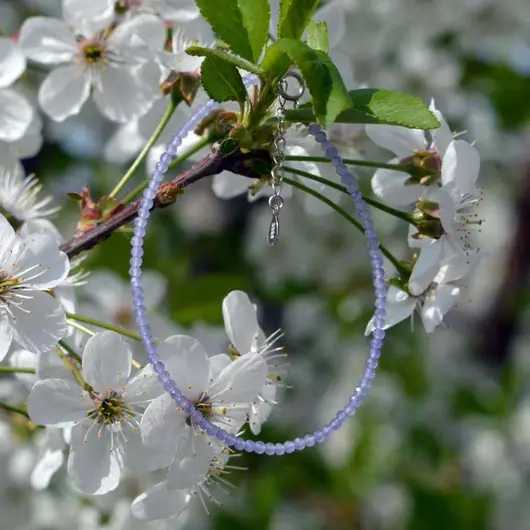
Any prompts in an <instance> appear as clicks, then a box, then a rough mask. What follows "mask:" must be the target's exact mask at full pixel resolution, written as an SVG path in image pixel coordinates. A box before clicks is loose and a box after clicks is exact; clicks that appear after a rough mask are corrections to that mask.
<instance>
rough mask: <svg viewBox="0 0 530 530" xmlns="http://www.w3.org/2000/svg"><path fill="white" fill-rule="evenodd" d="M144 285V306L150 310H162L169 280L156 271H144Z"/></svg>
mask: <svg viewBox="0 0 530 530" xmlns="http://www.w3.org/2000/svg"><path fill="white" fill-rule="evenodd" d="M142 280H143V284H144V304H145V307H146V308H147V309H148V310H151V309H152V310H156V309H160V304H161V303H162V302H163V301H164V299H165V297H166V292H167V279H166V278H165V277H164V276H163V275H162V274H160V273H159V272H156V271H150V270H147V271H144V273H143V275H142Z"/></svg>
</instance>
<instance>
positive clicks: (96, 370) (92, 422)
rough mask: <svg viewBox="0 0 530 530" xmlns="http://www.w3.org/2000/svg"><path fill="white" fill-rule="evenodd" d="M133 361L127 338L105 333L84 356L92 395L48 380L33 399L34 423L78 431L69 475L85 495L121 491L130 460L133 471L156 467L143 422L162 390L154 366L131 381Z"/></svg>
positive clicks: (37, 387)
mask: <svg viewBox="0 0 530 530" xmlns="http://www.w3.org/2000/svg"><path fill="white" fill-rule="evenodd" d="M131 361H132V354H131V350H130V348H129V346H128V345H127V344H126V343H125V342H124V341H123V340H122V339H121V337H120V336H119V335H118V334H117V333H114V332H113V331H103V332H102V333H98V334H96V335H94V336H93V337H91V338H90V339H89V340H88V341H87V344H86V346H85V349H84V352H83V367H82V376H83V379H84V380H85V381H86V383H87V384H88V385H90V387H91V390H90V391H87V390H82V389H81V388H80V387H79V386H78V385H77V384H76V383H73V382H71V381H68V380H65V379H45V380H43V381H39V382H37V383H36V384H35V386H34V387H33V389H32V391H31V394H30V396H29V400H28V412H29V415H30V417H31V419H32V420H33V421H35V422H37V423H39V424H42V425H49V426H56V427H72V439H71V446H70V456H69V459H68V473H69V474H70V476H71V477H72V479H73V481H74V483H75V484H76V486H77V487H78V488H79V489H81V490H82V491H84V492H87V493H91V494H93V495H101V494H104V493H107V492H109V491H112V490H114V489H115V488H116V487H117V486H118V484H119V482H120V477H121V473H122V470H123V467H124V465H125V462H126V459H127V460H128V463H129V465H134V466H137V465H139V466H142V465H143V466H145V467H146V468H149V467H150V466H151V465H152V464H151V462H150V461H149V457H150V453H149V452H147V451H146V450H145V449H144V448H143V446H142V442H141V436H140V431H139V417H140V415H141V412H142V407H143V406H145V405H146V404H147V403H148V402H149V401H150V400H152V399H153V398H154V397H156V396H157V395H158V394H159V393H160V392H161V391H162V389H161V387H160V385H159V384H158V381H157V379H156V376H155V374H154V372H153V371H152V369H151V367H149V366H148V367H146V368H144V369H143V370H142V371H141V372H139V373H138V374H137V375H136V376H135V377H133V378H129V376H130V374H131ZM155 457H156V455H155Z"/></svg>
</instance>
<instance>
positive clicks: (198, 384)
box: [158, 335, 210, 399]
mask: <svg viewBox="0 0 530 530" xmlns="http://www.w3.org/2000/svg"><path fill="white" fill-rule="evenodd" d="M158 350H159V353H160V357H161V359H162V360H163V361H164V363H165V364H166V369H167V371H168V372H169V373H170V374H171V377H172V378H173V380H174V381H175V383H176V385H177V388H178V389H180V390H181V392H182V393H183V394H184V395H186V396H187V397H189V398H190V399H197V398H198V397H199V396H200V395H201V394H202V393H203V392H206V391H207V390H208V375H209V370H210V363H209V360H208V354H207V353H206V350H205V349H204V348H203V347H202V345H201V343H200V342H199V341H198V340H197V339H194V338H193V337H188V336H187V335H174V336H172V337H168V338H167V339H166V340H165V341H163V342H162V343H161V344H160V345H159V348H158Z"/></svg>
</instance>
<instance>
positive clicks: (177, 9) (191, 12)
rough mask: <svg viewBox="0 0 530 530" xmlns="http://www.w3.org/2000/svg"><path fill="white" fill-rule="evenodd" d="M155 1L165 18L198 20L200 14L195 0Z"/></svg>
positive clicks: (184, 20) (175, 20)
mask: <svg viewBox="0 0 530 530" xmlns="http://www.w3.org/2000/svg"><path fill="white" fill-rule="evenodd" d="M155 2H156V5H157V7H158V12H159V13H160V15H161V16H162V18H163V19H165V20H171V21H173V22H180V23H184V22H191V21H192V20H196V19H197V18H198V17H199V15H200V11H199V8H198V7H197V6H196V5H195V1H194V0H155ZM203 37H204V35H203Z"/></svg>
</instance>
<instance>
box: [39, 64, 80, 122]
mask: <svg viewBox="0 0 530 530" xmlns="http://www.w3.org/2000/svg"><path fill="white" fill-rule="evenodd" d="M89 95H90V78H89V76H88V75H86V74H85V73H84V72H83V70H82V69H81V67H80V66H78V65H75V64H68V65H64V66H58V67H57V68H55V69H54V70H52V71H51V72H50V73H49V74H48V77H47V78H46V79H45V80H44V81H43V83H42V84H41V86H40V88H39V103H40V106H41V107H42V110H43V111H44V112H45V113H46V114H48V116H50V118H52V119H54V120H55V121H64V120H65V119H66V118H68V117H69V116H74V115H75V114H79V112H80V111H81V108H82V107H83V105H84V104H85V102H86V100H87V99H88V96H89Z"/></svg>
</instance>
